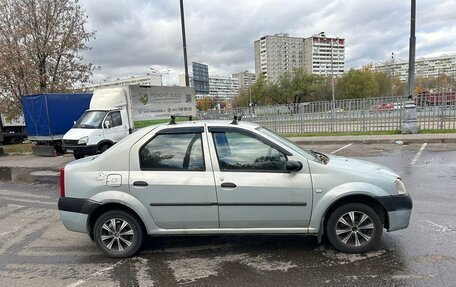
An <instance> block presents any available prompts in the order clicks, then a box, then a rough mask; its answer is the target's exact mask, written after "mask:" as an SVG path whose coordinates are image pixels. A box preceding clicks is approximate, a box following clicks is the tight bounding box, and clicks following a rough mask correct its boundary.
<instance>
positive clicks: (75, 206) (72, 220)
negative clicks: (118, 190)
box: [58, 197, 101, 233]
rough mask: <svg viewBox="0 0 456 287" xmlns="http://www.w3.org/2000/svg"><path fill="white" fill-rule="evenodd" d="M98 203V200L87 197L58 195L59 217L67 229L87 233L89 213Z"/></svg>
mask: <svg viewBox="0 0 456 287" xmlns="http://www.w3.org/2000/svg"><path fill="white" fill-rule="evenodd" d="M100 205H101V204H100V203H99V202H96V201H93V200H89V199H84V198H72V197H60V198H59V203H58V209H59V213H60V219H61V220H62V222H63V225H64V226H65V228H66V229H68V230H71V231H76V232H83V233H89V230H87V219H88V217H89V214H90V213H91V212H92V211H93V210H95V208H97V207H98V206H100Z"/></svg>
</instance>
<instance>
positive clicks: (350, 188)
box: [58, 120, 412, 257]
mask: <svg viewBox="0 0 456 287" xmlns="http://www.w3.org/2000/svg"><path fill="white" fill-rule="evenodd" d="M60 180H61V184H60V187H61V190H60V198H59V203H58V208H59V211H60V218H61V220H62V221H63V223H64V225H65V227H66V228H67V229H69V230H72V231H77V232H86V233H88V234H89V236H90V237H91V238H92V239H93V240H94V241H95V242H96V244H97V245H98V247H99V248H100V250H101V251H103V252H104V253H106V254H107V255H109V256H112V257H128V256H132V255H134V254H135V253H136V252H137V251H138V250H139V248H140V247H141V244H142V242H143V238H144V237H145V236H146V235H150V236H159V235H175V234H180V235H191V234H239V233H242V234H257V233H268V234H271V233H277V234H279V233H280V234H284V233H286V234H289V233H301V234H311V235H316V236H318V238H319V239H320V238H321V236H323V235H326V236H327V237H328V238H329V241H330V242H331V243H332V245H333V246H334V247H335V248H336V249H338V250H340V251H343V252H348V253H360V252H361V253H362V252H366V251H368V250H370V249H372V248H373V247H374V246H375V244H376V243H377V242H378V241H379V240H380V237H381V235H382V230H383V228H386V229H387V230H388V231H394V230H399V229H403V228H406V227H407V226H408V224H409V219H410V214H411V210H412V200H411V198H410V196H409V195H408V193H407V191H406V188H405V186H404V183H403V182H402V180H401V178H400V176H399V175H398V174H396V173H395V172H394V171H393V170H391V169H389V168H387V167H384V166H381V165H378V164H374V163H370V162H367V161H362V160H356V159H349V158H345V157H338V156H334V155H325V154H323V153H319V152H313V151H309V150H305V149H302V148H301V147H299V146H298V145H296V144H294V143H292V142H290V141H288V140H287V139H285V138H282V137H281V136H279V135H277V134H275V133H273V132H271V131H269V130H267V129H265V128H263V127H261V126H259V125H257V124H253V123H248V122H238V121H236V120H234V121H233V122H231V123H230V122H229V121H195V122H183V123H178V124H169V125H156V126H151V127H146V128H143V129H140V130H138V131H136V132H134V133H133V134H131V135H130V136H128V137H127V138H125V139H123V140H122V141H120V142H119V143H118V144H116V145H114V146H113V147H112V148H110V149H109V150H107V151H106V152H105V153H103V154H101V155H99V156H92V157H88V158H85V159H80V160H76V161H73V162H71V163H69V164H67V165H66V166H65V168H64V169H62V170H61V174H60Z"/></svg>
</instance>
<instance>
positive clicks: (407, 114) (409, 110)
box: [402, 0, 420, 134]
mask: <svg viewBox="0 0 456 287" xmlns="http://www.w3.org/2000/svg"><path fill="white" fill-rule="evenodd" d="M411 1H412V3H411V6H412V7H411V8H412V9H411V17H410V47H409V70H408V100H407V101H406V102H405V107H404V122H403V124H402V133H403V134H417V133H418V131H419V129H420V127H419V125H418V115H417V111H416V104H415V101H414V100H413V94H414V86H415V17H416V0H411Z"/></svg>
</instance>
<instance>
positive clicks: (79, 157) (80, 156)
mask: <svg viewBox="0 0 456 287" xmlns="http://www.w3.org/2000/svg"><path fill="white" fill-rule="evenodd" d="M73 156H74V158H75V159H81V158H83V157H84V155H83V154H80V153H75V154H73Z"/></svg>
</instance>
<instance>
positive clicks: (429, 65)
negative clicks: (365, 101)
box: [371, 55, 456, 82]
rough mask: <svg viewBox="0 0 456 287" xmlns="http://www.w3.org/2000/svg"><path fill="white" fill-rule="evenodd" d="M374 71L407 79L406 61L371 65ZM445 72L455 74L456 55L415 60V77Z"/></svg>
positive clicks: (431, 75)
mask: <svg viewBox="0 0 456 287" xmlns="http://www.w3.org/2000/svg"><path fill="white" fill-rule="evenodd" d="M371 67H372V69H373V70H374V71H379V72H386V73H388V74H390V75H394V76H395V77H399V79H400V80H401V81H402V82H406V81H407V80H408V61H405V60H395V61H394V62H393V61H390V62H387V63H377V64H372V65H371ZM443 74H446V75H448V76H451V77H455V76H456V55H443V56H439V57H428V58H418V59H416V60H415V76H416V77H437V76H439V75H443Z"/></svg>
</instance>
